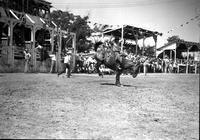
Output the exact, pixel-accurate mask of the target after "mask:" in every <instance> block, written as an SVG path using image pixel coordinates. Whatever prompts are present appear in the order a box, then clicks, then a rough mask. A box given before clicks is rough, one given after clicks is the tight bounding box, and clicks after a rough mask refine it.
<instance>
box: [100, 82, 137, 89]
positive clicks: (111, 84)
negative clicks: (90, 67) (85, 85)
mask: <svg viewBox="0 0 200 140" xmlns="http://www.w3.org/2000/svg"><path fill="white" fill-rule="evenodd" d="M101 85H107V86H116V85H115V84H113V83H101ZM122 87H135V88H136V86H133V85H123V84H122Z"/></svg>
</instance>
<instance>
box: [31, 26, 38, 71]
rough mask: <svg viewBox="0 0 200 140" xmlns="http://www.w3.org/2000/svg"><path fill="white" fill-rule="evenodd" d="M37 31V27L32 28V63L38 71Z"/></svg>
mask: <svg viewBox="0 0 200 140" xmlns="http://www.w3.org/2000/svg"><path fill="white" fill-rule="evenodd" d="M35 33H36V27H35V26H33V27H32V28H31V48H32V58H33V59H32V64H33V71H34V72H36V61H37V58H36V53H37V52H36V49H35Z"/></svg>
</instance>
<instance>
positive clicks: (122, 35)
mask: <svg viewBox="0 0 200 140" xmlns="http://www.w3.org/2000/svg"><path fill="white" fill-rule="evenodd" d="M121 40H122V42H121V52H123V47H124V25H122V30H121Z"/></svg>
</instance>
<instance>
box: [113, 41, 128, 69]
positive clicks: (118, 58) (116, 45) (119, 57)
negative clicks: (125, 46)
mask: <svg viewBox="0 0 200 140" xmlns="http://www.w3.org/2000/svg"><path fill="white" fill-rule="evenodd" d="M113 51H114V52H115V55H116V57H115V61H116V63H117V67H118V69H119V70H121V69H122V65H121V64H122V61H123V58H124V57H125V56H126V54H125V53H123V52H121V48H120V40H119V38H115V39H114V44H113Z"/></svg>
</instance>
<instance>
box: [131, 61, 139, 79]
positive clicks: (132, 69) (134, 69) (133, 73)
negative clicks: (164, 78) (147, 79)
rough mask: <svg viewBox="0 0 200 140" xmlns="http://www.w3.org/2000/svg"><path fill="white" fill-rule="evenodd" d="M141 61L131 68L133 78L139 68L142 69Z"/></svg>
mask: <svg viewBox="0 0 200 140" xmlns="http://www.w3.org/2000/svg"><path fill="white" fill-rule="evenodd" d="M140 66H141V62H140V61H137V62H136V63H135V64H134V65H133V66H132V67H131V70H130V74H131V75H132V76H133V78H135V77H137V75H138V73H139V70H140Z"/></svg>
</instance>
